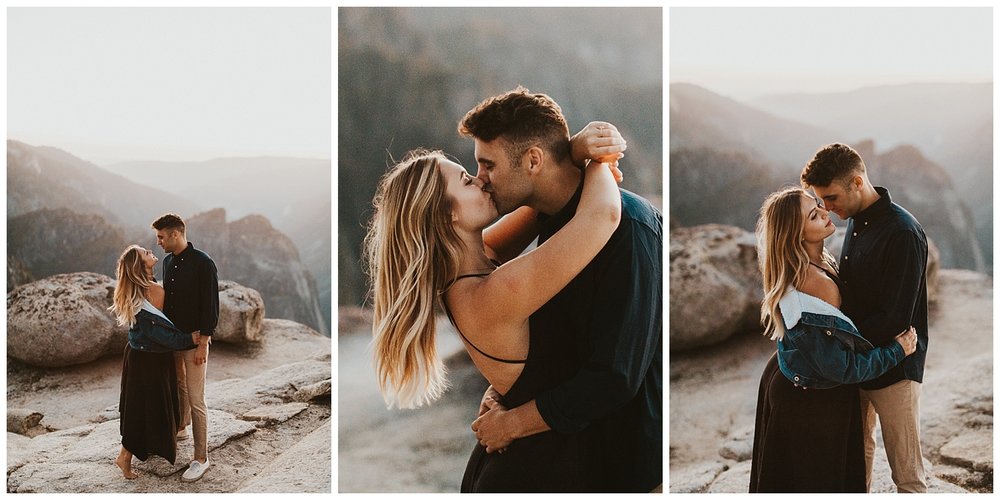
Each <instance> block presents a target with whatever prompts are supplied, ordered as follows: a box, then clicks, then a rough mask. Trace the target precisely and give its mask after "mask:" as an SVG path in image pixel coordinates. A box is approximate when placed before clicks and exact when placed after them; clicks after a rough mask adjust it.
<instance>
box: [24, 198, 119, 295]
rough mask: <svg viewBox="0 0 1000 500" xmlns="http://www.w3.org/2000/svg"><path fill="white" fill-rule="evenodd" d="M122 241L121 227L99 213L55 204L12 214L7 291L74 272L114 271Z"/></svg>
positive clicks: (110, 272) (106, 273)
mask: <svg viewBox="0 0 1000 500" xmlns="http://www.w3.org/2000/svg"><path fill="white" fill-rule="evenodd" d="M125 245H126V243H125V237H124V236H123V234H122V230H121V229H120V228H118V227H115V226H113V225H111V224H109V223H108V222H107V221H105V220H104V218H102V217H101V216H100V215H96V214H78V213H76V212H73V211H72V210H70V209H68V208H63V207H60V208H56V209H48V208H43V209H41V210H36V211H34V212H29V213H26V214H23V215H19V216H17V217H13V218H11V219H8V220H7V260H8V272H7V291H8V292H9V291H11V290H12V289H14V288H15V287H17V286H20V285H23V284H25V283H29V282H31V281H33V280H35V279H39V278H44V277H47V276H52V275H55V274H62V273H69V272H76V271H90V272H95V273H100V274H105V275H108V276H113V275H114V272H115V263H116V262H117V260H118V256H119V255H120V254H121V252H122V250H124V249H125ZM11 259H15V261H16V262H15V263H13V264H12V262H11ZM12 272H13V274H14V276H12ZM12 278H13V279H12Z"/></svg>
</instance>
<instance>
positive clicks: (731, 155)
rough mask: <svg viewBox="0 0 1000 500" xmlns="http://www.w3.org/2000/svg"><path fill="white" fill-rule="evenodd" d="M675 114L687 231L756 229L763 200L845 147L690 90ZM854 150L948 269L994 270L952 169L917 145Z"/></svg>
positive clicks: (679, 212) (676, 207)
mask: <svg viewBox="0 0 1000 500" xmlns="http://www.w3.org/2000/svg"><path fill="white" fill-rule="evenodd" d="M670 112H671V187H670V189H671V193H672V195H674V194H676V195H677V198H676V201H675V199H674V197H673V196H672V197H671V216H672V218H673V217H677V223H679V224H682V225H693V224H697V223H707V222H727V223H731V224H736V225H738V226H740V227H743V228H744V229H748V230H752V229H753V224H752V221H754V220H756V217H757V211H758V210H759V209H760V205H761V204H762V203H763V197H764V195H766V194H767V193H769V192H772V191H775V190H777V189H779V188H780V187H782V186H784V185H798V183H799V173H800V172H801V168H802V165H804V164H805V163H806V162H807V161H808V160H809V159H810V158H811V157H812V155H813V154H814V153H815V151H816V149H818V148H819V147H821V146H822V145H824V144H827V143H829V142H834V141H838V140H842V139H839V138H837V136H836V135H832V136H831V135H825V134H824V132H823V131H822V129H818V128H816V127H812V126H809V125H804V124H798V123H796V122H790V121H788V120H784V119H782V118H778V117H777V116H775V115H772V114H770V113H767V112H765V111H761V110H758V109H756V108H754V107H752V106H749V105H746V104H743V103H739V102H737V101H734V100H732V99H729V98H726V97H723V96H720V95H717V94H714V93H712V92H711V91H709V90H706V89H703V88H700V87H697V86H695V85H690V84H676V83H675V84H672V85H671V105H670ZM723 125H725V126H723ZM785 134H787V135H785ZM747 140H752V141H753V142H752V143H751V144H748V143H746V142H744V141H747ZM851 143H852V144H853V145H854V146H855V147H856V148H858V149H859V152H860V153H861V155H862V157H863V158H864V159H865V163H866V164H867V165H868V168H869V177H870V178H871V179H872V182H873V183H875V184H876V185H884V186H886V187H888V188H889V190H890V193H891V194H892V196H893V200H894V201H896V202H898V203H900V204H901V205H902V206H904V207H905V208H906V209H908V210H909V211H910V212H911V213H912V214H913V215H914V216H915V217H916V218H917V219H918V220H919V221H921V224H922V225H923V226H924V229H925V231H926V232H927V234H928V236H930V237H931V238H932V239H934V240H935V241H936V242H939V247H940V250H941V260H942V265H943V266H944V267H961V268H966V269H974V270H980V271H981V270H983V269H984V268H985V267H986V266H987V265H988V262H986V261H985V258H984V257H985V256H984V255H983V252H982V250H981V248H980V247H979V245H978V242H977V241H976V238H977V232H976V225H975V224H974V222H973V218H972V213H971V211H970V210H969V208H968V205H967V204H966V203H965V200H964V199H963V197H962V196H961V195H959V194H958V193H957V192H956V190H955V188H954V183H953V182H952V179H951V176H950V175H949V173H948V171H947V169H945V168H944V167H942V166H941V165H939V164H938V163H936V162H934V161H931V160H930V159H928V158H927V157H926V156H925V155H924V154H923V153H921V150H920V149H919V148H917V147H915V146H909V145H904V146H897V147H895V148H892V149H890V150H889V151H884V152H881V153H876V150H875V143H874V142H873V141H870V140H869V141H861V142H856V141H855V142H851ZM791 150H794V151H798V152H800V153H801V157H800V158H799V160H798V161H795V162H792V161H791V155H789V154H788V151H791ZM675 168H676V169H677V170H676V171H674V169H675ZM699 170H706V172H699ZM768 186H770V187H768ZM837 222H838V223H840V221H839V220H838V221H837ZM841 224H842V223H841ZM980 234H981V233H980ZM990 234H991V233H990Z"/></svg>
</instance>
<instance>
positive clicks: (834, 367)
mask: <svg viewBox="0 0 1000 500" xmlns="http://www.w3.org/2000/svg"><path fill="white" fill-rule="evenodd" d="M778 308H779V309H780V311H781V317H782V319H783V320H784V323H785V336H784V338H782V339H780V340H778V367H779V368H780V369H781V373H782V374H783V375H784V376H785V377H786V378H788V380H791V381H792V382H794V383H795V384H798V385H800V386H802V387H808V388H810V389H829V388H831V387H836V386H838V385H841V384H855V383H858V382H863V381H865V380H871V379H873V378H876V377H878V376H879V375H882V374H883V373H885V372H886V371H887V370H889V369H890V368H892V367H894V366H896V365H897V364H899V363H900V362H901V361H903V359H904V358H905V357H906V353H905V352H903V346H901V345H899V342H893V343H892V344H890V345H889V346H887V347H873V346H872V344H871V342H868V341H867V340H865V338H864V337H862V336H861V334H860V333H859V332H858V329H857V327H855V326H854V323H853V322H852V321H851V319H850V318H848V317H847V316H845V315H844V313H842V312H840V310H839V309H837V308H836V307H833V305H831V304H829V303H827V302H824V301H823V300H821V299H819V298H817V297H813V296H812V295H809V294H806V293H802V292H800V291H798V290H796V289H794V288H789V291H788V293H786V294H785V296H784V297H783V298H782V299H781V301H779V302H778Z"/></svg>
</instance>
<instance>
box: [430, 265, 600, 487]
mask: <svg viewBox="0 0 1000 500" xmlns="http://www.w3.org/2000/svg"><path fill="white" fill-rule="evenodd" d="M470 276H472V275H470ZM464 277H467V276H462V277H461V278H464ZM445 310H446V312H448V311H447V308H446V309H445ZM448 314H449V316H450V315H451V313H450V312H448ZM452 322H453V323H454V320H453V321H452ZM455 328H456V330H457V329H458V327H457V325H456V327H455ZM459 334H460V335H462V337H463V338H465V335H464V334H462V332H461V330H459ZM543 335H544V334H543V333H541V332H536V331H535V330H532V333H531V334H530V337H529V345H528V357H527V359H525V360H517V361H512V360H503V359H498V358H495V357H493V356H490V355H489V354H487V353H485V352H483V351H482V350H480V349H479V348H478V347H476V346H475V345H474V344H472V343H471V342H469V340H468V339H466V342H469V345H471V346H472V348H473V349H475V350H477V351H479V352H480V353H481V354H483V355H484V356H487V357H489V358H491V359H494V360H496V361H500V362H509V363H520V362H523V363H524V368H523V369H522V371H521V375H520V376H518V378H517V380H516V381H515V382H514V384H513V386H511V388H510V390H508V391H507V393H506V394H504V395H503V396H502V397H501V404H503V405H504V407H506V408H508V409H509V408H514V407H517V406H520V405H522V404H524V403H527V402H528V401H531V400H532V399H534V398H535V396H536V395H538V394H540V393H541V392H543V391H545V390H548V389H550V388H552V387H555V386H556V385H558V384H559V383H560V382H561V381H563V380H565V379H567V378H568V377H569V376H571V375H573V373H575V372H576V367H574V366H571V365H570V364H567V361H566V360H567V358H570V356H566V353H565V352H562V347H560V346H559V343H555V342H551V341H552V340H553V339H545V338H544V337H543ZM591 448H592V446H591V444H590V433H588V432H586V431H582V432H577V433H573V434H560V433H557V432H555V431H546V432H542V433H539V434H535V435H533V436H528V437H525V438H521V439H517V440H515V441H514V442H513V443H511V444H510V446H508V447H507V449H506V450H505V451H504V452H503V453H499V452H493V453H486V448H485V447H484V446H483V445H481V444H479V443H476V447H475V448H474V449H473V450H472V455H471V456H470V457H469V461H468V463H467V464H466V467H465V474H464V475H463V477H462V486H461V492H462V493H500V492H514V493H535V492H585V491H594V490H595V488H596V483H595V482H594V478H596V477H598V476H597V475H596V474H594V472H595V471H592V470H588V462H587V461H586V459H587V458H588V457H589V456H590V452H591V451H590V450H591Z"/></svg>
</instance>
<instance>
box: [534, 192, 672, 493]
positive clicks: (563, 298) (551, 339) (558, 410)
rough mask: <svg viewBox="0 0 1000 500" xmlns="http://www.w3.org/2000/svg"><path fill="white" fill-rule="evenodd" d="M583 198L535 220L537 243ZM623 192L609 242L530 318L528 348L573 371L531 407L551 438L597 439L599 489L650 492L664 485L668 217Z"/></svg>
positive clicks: (593, 460) (594, 464) (593, 462)
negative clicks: (560, 359) (585, 435)
mask: <svg viewBox="0 0 1000 500" xmlns="http://www.w3.org/2000/svg"><path fill="white" fill-rule="evenodd" d="M581 186H582V184H581ZM580 192H581V190H580V189H578V190H577V193H576V195H575V196H574V197H573V199H572V200H571V201H570V202H569V203H568V204H567V206H566V207H564V208H563V209H562V210H561V211H560V212H559V213H557V214H555V215H553V216H551V217H545V216H544V215H542V216H540V217H539V220H540V221H541V223H542V229H541V232H540V234H539V242H544V241H545V240H546V239H548V238H549V237H550V236H552V235H553V234H554V233H555V232H556V231H558V230H559V228H561V227H562V226H564V225H565V224H566V223H567V222H568V221H569V219H570V218H572V216H573V214H574V213H575V212H576V207H577V205H578V204H579V201H580ZM621 194H622V217H621V222H620V224H619V226H618V229H617V230H615V232H614V234H613V235H612V236H611V239H610V240H609V241H608V243H607V244H606V245H605V246H604V248H603V249H601V251H600V252H599V253H598V254H597V256H596V257H595V258H594V260H592V261H591V262H590V264H588V265H587V267H586V268H584V270H583V271H582V272H581V273H580V274H579V275H577V277H576V278H574V279H573V281H571V282H570V284H569V285H567V286H566V287H565V288H564V289H563V290H562V291H560V292H559V293H558V294H557V295H556V296H555V297H553V298H552V300H550V301H549V302H548V303H546V304H545V305H544V306H543V307H542V308H540V309H539V310H538V311H536V312H535V314H533V315H532V316H531V318H530V332H531V336H532V338H533V341H532V349H535V348H536V346H537V347H538V348H539V349H543V350H545V351H547V352H557V351H558V352H561V353H565V354H562V356H564V357H566V358H567V359H566V362H567V363H570V364H572V365H574V369H572V370H568V371H566V372H567V373H569V374H570V375H569V376H568V378H566V379H565V380H562V381H560V382H559V383H558V384H553V385H554V387H553V388H551V389H548V390H546V391H544V392H542V393H541V394H539V395H538V396H536V399H535V402H536V404H537V407H538V412H539V413H540V414H541V416H542V418H543V419H544V420H545V422H546V423H547V424H548V425H549V426H550V427H552V429H554V430H555V431H557V432H563V433H566V432H581V431H582V432H590V433H593V434H592V436H593V437H594V440H593V442H594V443H595V447H596V448H595V449H594V450H593V452H592V453H591V454H590V455H591V456H590V457H585V460H586V461H587V462H588V464H589V467H590V468H591V470H593V471H594V474H595V478H596V480H597V481H598V484H599V485H600V486H599V489H600V490H602V491H625V492H648V491H650V490H652V489H653V488H654V487H656V486H657V485H659V484H661V483H662V482H663V477H662V476H663V465H662V463H663V461H662V456H663V416H662V414H663V400H662V394H663V354H662V350H663V347H662V346H663V343H662V338H663V305H662V290H663V216H662V215H661V214H660V212H659V211H657V210H656V208H654V207H653V206H652V205H651V204H650V203H649V201H647V200H645V199H643V198H641V197H639V196H637V195H635V194H633V193H631V192H628V191H626V190H621ZM545 344H548V345H545Z"/></svg>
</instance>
